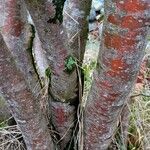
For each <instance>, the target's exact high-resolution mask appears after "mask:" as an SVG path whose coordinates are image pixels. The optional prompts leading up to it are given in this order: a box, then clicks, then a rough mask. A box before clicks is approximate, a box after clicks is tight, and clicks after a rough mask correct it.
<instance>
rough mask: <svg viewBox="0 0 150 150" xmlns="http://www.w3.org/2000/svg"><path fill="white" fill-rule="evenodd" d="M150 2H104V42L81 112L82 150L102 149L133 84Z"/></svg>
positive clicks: (103, 149)
mask: <svg viewBox="0 0 150 150" xmlns="http://www.w3.org/2000/svg"><path fill="white" fill-rule="evenodd" d="M149 13H150V2H149V1H148V0H145V1H142V0H135V1H125V0H122V1H117V0H106V1H105V20H104V26H103V39H102V41H101V48H100V52H99V57H98V64H97V68H96V70H95V72H94V77H93V83H92V87H91V90H90V93H89V96H88V100H87V103H86V107H85V113H84V117H85V118H84V127H85V128H84V135H85V139H84V149H85V150H88V149H96V150H105V149H107V148H108V146H109V144H110V142H111V138H112V136H113V135H114V132H115V130H116V127H117V122H118V118H119V115H120V113H121V110H122V108H123V106H124V103H125V102H126V101H127V99H128V96H129V94H130V92H131V90H132V87H133V85H134V83H135V81H136V77H137V73H138V71H139V68H140V63H141V61H142V58H143V55H144V49H145V46H146V35H147V32H148V29H149V28H148V25H149V20H150V16H149Z"/></svg>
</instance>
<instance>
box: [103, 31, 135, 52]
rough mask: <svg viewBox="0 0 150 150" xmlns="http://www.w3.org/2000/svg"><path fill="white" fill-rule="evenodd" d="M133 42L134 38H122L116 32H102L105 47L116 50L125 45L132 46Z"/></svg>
mask: <svg viewBox="0 0 150 150" xmlns="http://www.w3.org/2000/svg"><path fill="white" fill-rule="evenodd" d="M135 42H136V41H135V40H134V39H128V38H124V37H121V36H120V35H117V34H110V33H108V32H105V34H104V44H105V46H106V47H107V48H114V49H116V50H118V51H122V50H123V49H122V48H124V47H126V46H134V44H135Z"/></svg>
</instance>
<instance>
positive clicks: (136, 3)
mask: <svg viewBox="0 0 150 150" xmlns="http://www.w3.org/2000/svg"><path fill="white" fill-rule="evenodd" d="M115 2H116V5H117V7H118V8H119V9H120V10H123V11H126V12H127V13H135V12H139V11H144V10H146V9H148V8H150V5H149V4H150V3H149V0H147V1H145V2H144V1H143V0H126V1H118V0H116V1H115Z"/></svg>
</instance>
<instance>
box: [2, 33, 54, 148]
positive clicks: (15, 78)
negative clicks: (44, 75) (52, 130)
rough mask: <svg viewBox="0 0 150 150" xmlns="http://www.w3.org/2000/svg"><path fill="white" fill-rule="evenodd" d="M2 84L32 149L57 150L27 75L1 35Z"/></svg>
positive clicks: (27, 143)
mask: <svg viewBox="0 0 150 150" xmlns="http://www.w3.org/2000/svg"><path fill="white" fill-rule="evenodd" d="M0 45H1V49H0V75H1V76H0V85H1V93H2V95H3V97H4V98H5V100H6V101H7V103H8V105H9V108H10V110H11V112H12V114H13V117H14V118H15V120H16V122H17V124H18V126H19V128H20V130H21V131H22V135H23V138H24V140H25V143H26V146H27V149H28V150H33V149H36V150H38V149H39V150H41V149H43V150H51V149H54V146H53V143H52V139H51V137H50V134H49V130H48V127H47V122H46V120H45V118H44V116H43V115H42V112H41V111H40V109H39V102H38V100H39V99H40V98H41V97H38V98H36V99H35V97H34V96H33V94H32V93H31V90H30V88H29V86H28V85H27V83H26V81H25V76H24V74H23V73H22V72H21V71H20V70H19V69H18V67H17V66H16V62H15V61H14V59H13V57H12V56H11V53H10V51H9V50H8V49H7V48H6V45H5V44H4V41H3V39H2V37H1V36H0Z"/></svg>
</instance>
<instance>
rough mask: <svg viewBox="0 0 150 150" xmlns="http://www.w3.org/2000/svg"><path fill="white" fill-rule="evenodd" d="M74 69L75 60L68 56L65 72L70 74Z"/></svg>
mask: <svg viewBox="0 0 150 150" xmlns="http://www.w3.org/2000/svg"><path fill="white" fill-rule="evenodd" d="M75 67H76V60H75V58H74V57H73V56H68V57H67V58H66V60H65V71H66V72H68V73H72V72H73V70H74V69H75Z"/></svg>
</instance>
